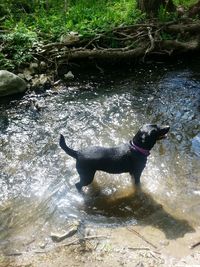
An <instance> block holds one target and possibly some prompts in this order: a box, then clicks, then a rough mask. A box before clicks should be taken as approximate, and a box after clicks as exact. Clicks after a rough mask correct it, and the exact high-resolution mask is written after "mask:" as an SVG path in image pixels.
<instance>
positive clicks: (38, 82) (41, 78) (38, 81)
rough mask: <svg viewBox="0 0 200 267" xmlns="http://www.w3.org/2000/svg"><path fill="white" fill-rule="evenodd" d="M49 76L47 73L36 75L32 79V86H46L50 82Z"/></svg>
mask: <svg viewBox="0 0 200 267" xmlns="http://www.w3.org/2000/svg"><path fill="white" fill-rule="evenodd" d="M49 80H50V79H49V77H48V76H46V75H45V74H40V75H37V76H35V77H34V79H32V87H33V88H36V87H39V86H44V85H45V84H47V83H48V82H49Z"/></svg>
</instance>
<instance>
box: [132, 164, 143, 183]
mask: <svg viewBox="0 0 200 267" xmlns="http://www.w3.org/2000/svg"><path fill="white" fill-rule="evenodd" d="M143 169H144V168H142V169H137V170H134V171H132V172H130V175H131V178H132V180H133V181H135V185H139V184H140V177H141V174H142V171H143Z"/></svg>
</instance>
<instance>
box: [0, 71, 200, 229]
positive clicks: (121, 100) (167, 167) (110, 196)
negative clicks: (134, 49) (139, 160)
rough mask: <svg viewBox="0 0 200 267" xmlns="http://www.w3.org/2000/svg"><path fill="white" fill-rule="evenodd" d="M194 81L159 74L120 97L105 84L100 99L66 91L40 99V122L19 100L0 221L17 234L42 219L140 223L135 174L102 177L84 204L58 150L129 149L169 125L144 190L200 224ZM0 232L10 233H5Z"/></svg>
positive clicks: (5, 151)
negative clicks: (146, 127)
mask: <svg viewBox="0 0 200 267" xmlns="http://www.w3.org/2000/svg"><path fill="white" fill-rule="evenodd" d="M190 76H191V73H190V72H188V71H186V72H180V73H179V72H175V73H174V72H172V73H171V72H166V73H165V74H163V76H162V75H161V76H158V75H157V73H155V76H154V77H153V76H152V74H151V76H148V77H146V81H144V80H143V79H142V77H140V78H139V79H137V80H135V78H134V77H126V79H125V80H124V82H123V83H121V84H118V83H116V84H115V83H114V87H115V89H114V90H113V88H112V90H111V89H110V88H109V86H108V88H105V85H104V86H103V85H102V86H101V85H100V84H99V87H98V88H95V91H93V90H89V91H80V92H79V91H76V90H75V91H68V90H65V89H63V90H62V91H61V92H60V93H59V94H58V95H50V96H46V97H44V96H43V95H38V96H35V98H37V100H38V101H40V100H42V101H43V102H44V103H45V108H44V110H43V111H42V112H41V113H40V114H37V115H36V114H34V113H33V112H32V111H31V110H30V109H29V108H27V106H26V104H27V103H28V100H27V99H25V100H23V101H24V103H25V104H24V105H23V102H22V100H21V102H20V100H19V101H18V102H16V103H15V105H13V106H11V107H9V106H8V107H7V108H6V112H7V117H8V121H9V124H8V126H7V128H6V130H5V129H4V131H3V132H2V133H1V146H2V151H1V154H0V155H1V162H0V167H1V171H2V172H1V180H0V188H1V191H0V201H1V207H2V209H1V210H2V211H4V212H3V213H4V214H3V213H1V215H0V221H2V220H5V218H6V222H7V223H8V225H12V224H13V225H15V227H17V225H18V226H19V227H23V224H25V223H27V222H28V221H29V222H30V220H33V221H37V220H39V218H40V219H41V218H43V219H44V221H46V222H49V223H50V224H51V223H58V222H59V224H61V223H62V222H64V221H65V220H66V219H70V218H71V219H74V218H78V219H81V220H83V219H84V220H87V221H89V222H94V223H103V224H118V223H120V224H121V223H128V222H132V223H137V222H140V220H143V217H142V216H145V213H148V210H149V205H146V204H145V205H146V206H145V205H144V210H142V213H141V214H140V209H141V208H142V204H141V203H142V202H141V199H139V200H135V202H134V203H132V202H131V201H132V200H131V196H132V194H133V191H131V190H132V189H131V187H132V184H131V181H130V177H129V175H128V174H122V175H110V174H104V173H98V174H97V175H96V180H97V182H98V185H96V187H95V188H94V190H93V189H92V190H90V189H87V190H86V196H85V197H83V196H82V195H80V194H78V193H77V191H76V189H75V187H74V183H75V182H77V180H78V175H77V173H76V170H75V162H74V160H73V159H72V158H70V157H68V156H67V155H66V154H64V153H63V151H61V149H60V148H59V147H58V138H59V133H62V134H64V135H65V137H66V140H67V143H68V145H69V146H71V147H73V148H75V149H79V148H81V147H84V146H88V145H96V144H98V145H103V146H114V145H118V144H120V143H122V142H126V141H129V140H130V139H131V138H132V137H133V134H134V133H135V132H136V131H137V129H138V128H139V127H140V126H141V125H142V124H143V123H147V122H158V123H163V122H167V123H169V124H170V126H171V134H170V135H169V137H168V139H167V140H165V141H164V142H159V143H158V144H157V145H156V146H155V148H154V149H153V151H152V153H151V156H150V157H149V162H148V164H147V167H146V169H145V170H144V173H143V175H142V179H141V180H142V184H143V187H144V189H145V190H146V191H147V192H150V193H151V194H152V195H153V196H154V199H157V201H159V202H160V203H162V204H163V205H164V206H165V207H166V209H168V210H169V211H170V212H175V214H176V215H177V216H180V217H181V216H182V215H183V214H184V216H185V215H186V214H187V218H192V219H191V221H193V222H198V221H199V220H200V215H199V214H200V212H199V211H200V204H198V205H197V203H198V199H197V198H198V197H199V192H200V182H199V179H198V178H199V177H200V165H199V164H198V161H199V158H196V157H194V155H193V154H192V152H191V138H192V137H194V136H195V135H196V134H197V133H198V132H199V131H200V123H198V121H200V120H199V113H197V110H196V102H197V101H198V99H199V88H200V81H199V80H191V79H190ZM149 80H153V81H154V83H150V82H149ZM112 86H113V85H112ZM105 89H106V90H105ZM187 112H188V113H187ZM179 113H180V114H179ZM186 113H187V114H188V115H187V116H188V117H187V116H186V115H185V114H186ZM184 116H185V119H184ZM189 116H193V117H192V118H194V119H189ZM178 134H181V142H180V141H179V138H177V135H178ZM120 192H121V193H120ZM85 198H86V199H85ZM105 199H106V201H107V202H105ZM137 201H139V202H138V203H137ZM129 202H130V203H131V204H130V203H129ZM106 205H107V206H106ZM109 205H111V206H112V205H113V209H111V208H110V207H109ZM145 207H146V210H145ZM192 207H194V208H192ZM151 208H152V209H153V206H152V207H151ZM13 209H14V210H13ZM27 211H28V213H27V214H26V212H27ZM10 213H12V215H11V216H10V215H9V214H10ZM138 213H139V215H138ZM2 214H3V215H2ZM6 214H7V215H6ZM142 214H143V215H142ZM9 216H10V217H9ZM1 230H2V231H4V232H5V227H2V228H1Z"/></svg>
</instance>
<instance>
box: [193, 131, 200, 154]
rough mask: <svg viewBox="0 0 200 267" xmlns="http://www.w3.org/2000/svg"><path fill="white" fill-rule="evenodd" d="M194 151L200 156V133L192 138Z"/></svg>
mask: <svg viewBox="0 0 200 267" xmlns="http://www.w3.org/2000/svg"><path fill="white" fill-rule="evenodd" d="M192 151H193V152H194V153H195V154H196V155H197V156H200V133H199V134H198V135H196V136H195V137H194V138H193V139H192Z"/></svg>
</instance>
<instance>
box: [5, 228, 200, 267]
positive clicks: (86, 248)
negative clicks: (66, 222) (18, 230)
mask: <svg viewBox="0 0 200 267" xmlns="http://www.w3.org/2000/svg"><path fill="white" fill-rule="evenodd" d="M85 232H86V235H85V236H84V237H83V236H82V237H80V236H78V235H75V236H73V237H71V238H69V239H66V240H63V241H62V242H59V243H56V244H54V246H53V247H52V246H48V244H44V245H43V246H42V244H41V243H40V244H38V243H37V242H33V243H31V244H28V245H27V244H26V245H24V250H23V251H19V252H18V253H17V252H15V253H14V252H13V253H11V252H10V254H9V255H6V252H5V253H4V254H2V255H1V258H0V266H2V267H3V266H6V267H8V266H10V267H11V266H12V267H19V266H20V267H22V266H23V267H25V266H29V267H43V266H44V267H46V266H48V267H51V266H52V267H53V266H60V267H64V266H88V264H91V265H92V266H98V267H99V266H100V267H101V266H102V267H104V266H127V267H128V266H131V267H132V266H152V267H156V266H166V267H167V266H168V267H169V266H177V267H178V266H200V247H199V246H197V247H195V248H194V249H191V248H190V247H191V245H193V244H195V243H197V242H199V241H200V229H196V231H194V232H193V233H188V234H185V235H184V236H183V237H181V238H177V239H171V240H170V239H167V238H166V237H165V235H164V233H163V232H162V231H160V230H158V229H156V228H154V227H150V226H145V227H144V226H127V227H119V228H96V229H94V227H92V226H89V227H87V229H85Z"/></svg>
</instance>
